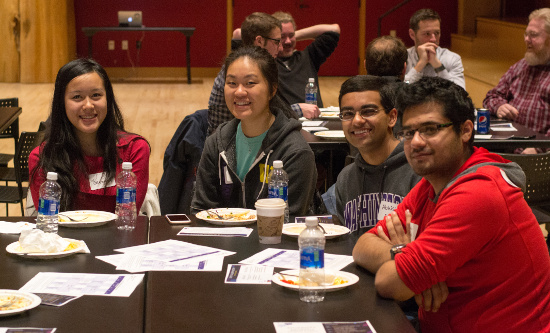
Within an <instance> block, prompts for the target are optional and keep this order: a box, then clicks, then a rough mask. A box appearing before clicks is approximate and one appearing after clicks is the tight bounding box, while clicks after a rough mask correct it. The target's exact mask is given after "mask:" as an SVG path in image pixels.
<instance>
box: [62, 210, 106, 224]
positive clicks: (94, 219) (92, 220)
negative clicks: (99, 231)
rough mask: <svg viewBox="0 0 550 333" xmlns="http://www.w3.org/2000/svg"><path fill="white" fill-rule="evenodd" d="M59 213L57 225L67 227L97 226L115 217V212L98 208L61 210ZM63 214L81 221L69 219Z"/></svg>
mask: <svg viewBox="0 0 550 333" xmlns="http://www.w3.org/2000/svg"><path fill="white" fill-rule="evenodd" d="M59 214H60V215H59V225H60V226H62V227H69V228H89V227H97V226H100V225H103V224H106V223H108V222H109V221H112V220H115V219H116V214H113V213H109V212H102V211H99V210H74V211H69V212H61V213H59ZM63 215H65V216H69V217H72V218H74V219H75V220H82V221H78V222H76V221H71V220H69V219H68V218H67V217H65V216H63Z"/></svg>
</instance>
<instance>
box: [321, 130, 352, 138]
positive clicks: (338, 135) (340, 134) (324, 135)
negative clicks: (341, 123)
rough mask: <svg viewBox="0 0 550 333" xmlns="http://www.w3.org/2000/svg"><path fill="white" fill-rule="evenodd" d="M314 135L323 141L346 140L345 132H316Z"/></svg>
mask: <svg viewBox="0 0 550 333" xmlns="http://www.w3.org/2000/svg"><path fill="white" fill-rule="evenodd" d="M313 135H315V136H318V137H320V138H323V139H345V138H346V136H345V135H344V131H321V132H315V133H313Z"/></svg>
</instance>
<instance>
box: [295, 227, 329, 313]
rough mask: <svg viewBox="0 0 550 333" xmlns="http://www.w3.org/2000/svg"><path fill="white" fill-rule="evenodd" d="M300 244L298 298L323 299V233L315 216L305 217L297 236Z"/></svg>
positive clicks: (311, 300) (305, 300)
mask: <svg viewBox="0 0 550 333" xmlns="http://www.w3.org/2000/svg"><path fill="white" fill-rule="evenodd" d="M298 245H299V246H300V280H299V285H300V300H301V301H304V302H321V301H323V300H324V299H325V233H324V232H323V231H322V230H321V228H319V222H318V220H317V217H307V218H306V228H305V229H304V230H303V231H302V232H301V233H300V237H298Z"/></svg>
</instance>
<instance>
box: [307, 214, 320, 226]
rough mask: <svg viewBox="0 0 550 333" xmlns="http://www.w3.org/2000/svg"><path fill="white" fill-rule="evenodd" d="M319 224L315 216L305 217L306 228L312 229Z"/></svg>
mask: <svg viewBox="0 0 550 333" xmlns="http://www.w3.org/2000/svg"><path fill="white" fill-rule="evenodd" d="M317 224H319V220H318V219H317V218H316V217H315V216H308V217H306V226H308V227H314V226H316V225H317Z"/></svg>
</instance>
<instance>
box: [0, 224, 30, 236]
mask: <svg viewBox="0 0 550 333" xmlns="http://www.w3.org/2000/svg"><path fill="white" fill-rule="evenodd" d="M34 228H36V225H35V224H34V223H29V222H5V221H0V233H1V234H18V233H21V231H22V230H26V229H28V230H30V229H34Z"/></svg>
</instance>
